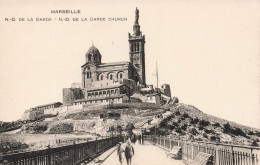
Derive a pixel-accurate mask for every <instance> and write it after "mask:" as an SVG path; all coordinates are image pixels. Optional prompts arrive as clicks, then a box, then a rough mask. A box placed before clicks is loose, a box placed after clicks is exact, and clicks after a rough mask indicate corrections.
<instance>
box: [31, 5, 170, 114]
mask: <svg viewBox="0 0 260 165" xmlns="http://www.w3.org/2000/svg"><path fill="white" fill-rule="evenodd" d="M128 42H129V61H121V62H112V63H104V62H103V61H102V54H101V52H100V51H99V50H98V48H97V47H95V46H94V45H93V44H92V46H91V47H90V48H89V49H88V51H87V53H86V54H85V62H84V64H83V65H82V66H81V77H82V81H81V82H77V83H72V85H71V87H70V88H63V103H59V102H58V103H53V104H55V105H52V103H51V104H45V105H42V106H37V107H34V108H31V109H30V110H27V112H28V114H32V112H36V111H37V112H38V113H42V114H56V113H62V112H68V111H73V110H77V109H81V108H83V107H85V106H88V105H111V104H120V103H131V104H137V103H139V104H142V103H147V104H151V105H152V106H153V105H155V106H157V107H159V106H160V105H161V104H163V103H166V102H169V101H171V90H170V85H168V84H164V85H162V86H161V87H158V86H157V87H156V88H154V87H153V85H149V84H147V82H146V73H145V36H144V35H143V34H142V31H141V30H140V25H139V10H138V9H137V8H136V11H135V21H134V25H133V32H132V34H130V33H128ZM57 105H58V106H57ZM27 116H28V115H27ZM29 118H30V117H29Z"/></svg>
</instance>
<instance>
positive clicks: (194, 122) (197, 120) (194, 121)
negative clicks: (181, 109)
mask: <svg viewBox="0 0 260 165" xmlns="http://www.w3.org/2000/svg"><path fill="white" fill-rule="evenodd" d="M199 121H200V120H199V119H198V118H197V117H196V118H195V119H193V118H191V121H190V123H191V124H196V123H198V122H199Z"/></svg>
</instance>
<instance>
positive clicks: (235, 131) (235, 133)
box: [232, 128, 246, 137]
mask: <svg viewBox="0 0 260 165" xmlns="http://www.w3.org/2000/svg"><path fill="white" fill-rule="evenodd" d="M232 133H233V134H234V135H240V136H244V137H246V133H245V132H244V131H243V130H242V129H240V128H235V129H234V130H232Z"/></svg>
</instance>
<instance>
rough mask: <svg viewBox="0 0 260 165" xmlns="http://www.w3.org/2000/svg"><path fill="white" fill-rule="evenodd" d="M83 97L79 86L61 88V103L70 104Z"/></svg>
mask: <svg viewBox="0 0 260 165" xmlns="http://www.w3.org/2000/svg"><path fill="white" fill-rule="evenodd" d="M78 99H84V94H83V92H82V89H81V88H63V104H64V105H71V104H72V102H73V101H75V100H78Z"/></svg>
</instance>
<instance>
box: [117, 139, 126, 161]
mask: <svg viewBox="0 0 260 165" xmlns="http://www.w3.org/2000/svg"><path fill="white" fill-rule="evenodd" d="M123 152H125V150H124V148H123V146H122V142H119V144H118V146H117V155H118V157H119V162H120V165H121V164H122V163H123Z"/></svg>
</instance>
